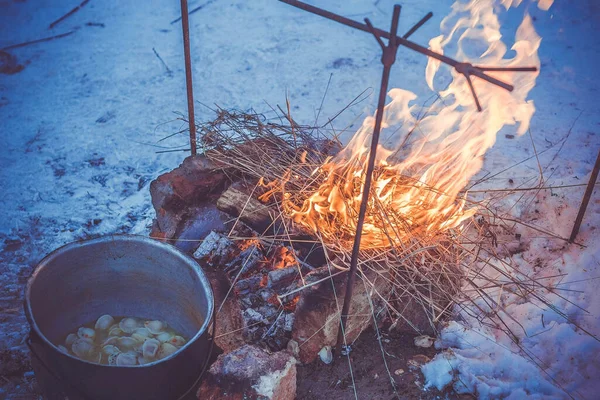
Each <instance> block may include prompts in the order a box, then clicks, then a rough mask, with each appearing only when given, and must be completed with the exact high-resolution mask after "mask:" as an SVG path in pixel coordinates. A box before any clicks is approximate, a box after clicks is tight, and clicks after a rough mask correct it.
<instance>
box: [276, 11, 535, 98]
mask: <svg viewBox="0 0 600 400" xmlns="http://www.w3.org/2000/svg"><path fill="white" fill-rule="evenodd" d="M279 1H281V2H283V3H286V4H289V5H291V6H294V7H297V8H300V9H302V10H304V11H308V12H311V13H313V14H316V15H320V16H322V17H325V18H328V19H331V20H333V21H336V22H339V23H341V24H343V25H347V26H350V27H352V28H355V29H358V30H361V31H364V32H370V30H369V27H368V26H367V25H366V24H362V23H360V22H357V21H353V20H351V19H349V18H346V17H342V16H341V15H338V14H335V13H332V12H330V11H326V10H323V9H321V8H318V7H315V6H311V5H310V4H306V3H303V2H301V1H298V0H279ZM374 31H375V33H377V35H378V36H380V37H383V38H387V39H389V38H390V36H392V35H390V33H389V32H386V31H384V30H381V29H377V28H374ZM394 36H395V35H394ZM396 41H397V44H399V45H401V46H404V47H408V48H409V49H411V50H414V51H416V52H418V53H421V54H424V55H426V56H428V57H431V58H435V59H436V60H439V61H441V62H443V63H444V64H448V65H450V66H451V67H454V68H456V66H459V68H461V69H462V71H461V72H460V73H462V74H463V75H464V74H466V73H468V74H469V75H472V76H476V77H478V78H480V79H483V80H485V81H488V82H489V83H492V84H494V85H496V86H499V87H501V88H503V89H506V90H508V91H509V92H512V91H513V90H514V86H512V85H510V84H508V83H505V82H502V81H501V80H499V79H496V78H494V77H491V76H489V75H487V74H485V73H484V71H483V70H482V69H480V68H478V67H475V66H473V65H471V64H469V63H461V62H459V61H456V60H454V59H452V58H450V57H448V56H445V55H443V54H439V53H436V52H434V51H432V50H429V49H428V48H426V47H423V46H420V45H418V44H416V43H414V42H411V41H410V40H407V39H405V38H403V37H399V36H396ZM499 68H500V67H498V68H496V69H494V70H495V71H517V70H513V69H499ZM526 68H527V70H526V71H537V67H526Z"/></svg>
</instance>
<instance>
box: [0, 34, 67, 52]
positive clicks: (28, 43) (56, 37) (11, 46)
mask: <svg viewBox="0 0 600 400" xmlns="http://www.w3.org/2000/svg"><path fill="white" fill-rule="evenodd" d="M73 33H75V31H70V32H66V33H61V34H60V35H55V36H50V37H47V38H43V39H36V40H31V41H29V42H23V43H18V44H11V45H10V46H6V47H3V48H1V49H0V51H6V50H11V49H17V48H19V47H25V46H29V45H30V44H36V43H41V42H49V41H51V40H54V39H60V38H62V37H65V36H69V35H71V34H73Z"/></svg>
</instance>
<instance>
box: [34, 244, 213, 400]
mask: <svg viewBox="0 0 600 400" xmlns="http://www.w3.org/2000/svg"><path fill="white" fill-rule="evenodd" d="M213 309H214V300H213V294H212V290H211V287H210V283H209V282H208V279H207V278H206V276H205V275H204V273H203V272H202V270H201V269H200V267H199V266H198V264H196V262H195V261H194V260H193V259H191V258H190V257H188V256H186V255H185V254H183V253H181V252H180V251H179V250H177V249H176V248H174V247H173V246H170V245H168V244H164V243H161V242H158V241H155V240H152V239H149V238H144V237H138V236H128V235H117V236H107V237H102V238H99V239H94V240H88V241H82V242H76V243H71V244H68V245H66V246H64V247H61V248H59V249H58V250H55V251H54V252H52V253H51V254H49V255H48V256H46V258H44V259H43V260H42V261H41V262H40V263H39V265H38V266H37V268H36V270H35V271H34V273H33V275H32V276H31V278H30V279H29V282H28V284H27V289H26V293H25V314H26V315H27V319H28V320H29V324H30V325H31V336H30V346H31V348H32V351H33V353H34V355H33V356H32V362H33V366H34V370H35V373H36V376H37V377H38V381H39V382H40V385H41V386H42V390H44V392H45V394H46V397H47V398H48V399H61V400H63V399H64V398H65V396H68V398H69V400H75V399H77V400H79V399H81V400H90V399H93V400H119V399H124V400H125V399H127V400H132V399H144V400H149V399H157V400H168V399H178V398H179V397H180V396H181V395H182V394H183V393H185V392H186V391H187V390H188V389H190V387H191V386H192V385H193V384H194V382H195V381H196V379H197V378H198V376H199V375H200V373H201V371H202V368H203V366H204V363H205V360H206V358H207V356H208V352H209V339H208V332H207V327H208V326H209V324H210V320H211V316H212V315H213ZM103 314H110V315H115V316H137V317H141V318H146V319H158V320H163V321H167V323H168V324H170V325H171V326H172V327H173V328H174V329H175V330H176V331H179V332H181V333H183V335H184V336H186V337H187V338H189V341H188V343H186V344H185V346H183V347H182V349H181V350H180V351H178V352H177V353H175V354H173V355H171V356H169V357H167V358H164V359H162V360H160V361H155V362H153V363H150V364H146V365H143V366H135V367H123V366H119V367H117V366H108V365H99V364H93V363H90V362H87V361H82V360H80V359H78V358H75V357H73V356H70V355H68V354H65V353H63V352H62V351H60V350H59V349H58V348H57V347H56V346H55V344H54V343H58V344H60V343H62V342H63V341H64V338H65V336H66V335H67V334H68V333H69V332H74V331H76V330H77V328H78V327H80V326H82V325H84V324H86V323H89V322H92V321H95V319H96V318H98V317H99V316H101V315H103Z"/></svg>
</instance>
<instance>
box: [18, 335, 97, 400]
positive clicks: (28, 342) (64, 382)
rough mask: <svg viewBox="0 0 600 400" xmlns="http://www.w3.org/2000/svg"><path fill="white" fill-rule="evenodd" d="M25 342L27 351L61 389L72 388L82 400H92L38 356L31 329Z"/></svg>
mask: <svg viewBox="0 0 600 400" xmlns="http://www.w3.org/2000/svg"><path fill="white" fill-rule="evenodd" d="M25 344H26V345H27V347H28V348H29V351H30V352H31V354H32V355H33V356H34V357H35V359H36V360H37V361H38V363H39V364H40V365H41V366H42V367H43V368H44V369H45V370H46V372H48V373H49V374H50V376H52V377H53V378H54V379H56V381H57V382H58V383H59V384H60V385H61V386H60V389H61V391H63V390H62V388H64V387H65V386H67V387H68V388H69V389H72V390H73V391H75V392H76V393H77V395H78V396H80V397H81V398H82V399H83V400H93V398H92V397H90V396H88V395H87V394H85V393H84V392H83V391H82V390H81V389H79V388H78V387H76V386H74V385H73V384H71V383H69V382H68V381H67V380H66V379H63V378H61V377H60V375H59V374H58V373H57V372H55V371H53V370H52V368H50V367H49V366H48V364H46V362H45V361H44V359H43V358H42V357H41V356H40V354H39V353H38V352H37V350H35V347H34V344H37V342H36V341H35V340H34V338H33V337H32V335H31V331H30V332H29V335H27V339H26V340H25Z"/></svg>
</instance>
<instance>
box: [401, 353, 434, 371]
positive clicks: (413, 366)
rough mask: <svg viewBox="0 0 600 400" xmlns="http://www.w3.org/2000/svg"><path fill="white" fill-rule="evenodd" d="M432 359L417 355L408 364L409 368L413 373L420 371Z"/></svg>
mask: <svg viewBox="0 0 600 400" xmlns="http://www.w3.org/2000/svg"><path fill="white" fill-rule="evenodd" d="M429 361H431V359H430V358H429V357H427V356H426V355H425V354H415V355H414V356H413V357H412V358H411V359H410V360H408V361H407V362H406V364H407V365H408V368H409V369H410V370H412V371H415V370H418V369H420V368H421V366H423V365H425V364H427V363H428V362H429Z"/></svg>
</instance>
